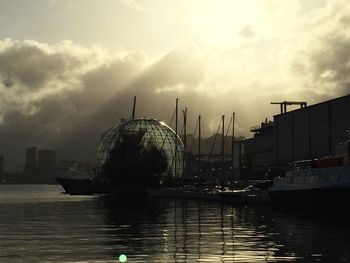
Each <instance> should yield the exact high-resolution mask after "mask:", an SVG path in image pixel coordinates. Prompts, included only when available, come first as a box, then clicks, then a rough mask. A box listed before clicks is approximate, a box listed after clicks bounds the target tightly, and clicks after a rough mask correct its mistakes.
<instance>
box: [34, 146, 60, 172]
mask: <svg viewBox="0 0 350 263" xmlns="http://www.w3.org/2000/svg"><path fill="white" fill-rule="evenodd" d="M38 156H39V162H38V169H39V173H40V175H44V176H46V175H48V173H49V171H50V170H51V169H52V168H53V167H54V166H55V165H56V153H55V152H54V151H50V150H39V154H38Z"/></svg>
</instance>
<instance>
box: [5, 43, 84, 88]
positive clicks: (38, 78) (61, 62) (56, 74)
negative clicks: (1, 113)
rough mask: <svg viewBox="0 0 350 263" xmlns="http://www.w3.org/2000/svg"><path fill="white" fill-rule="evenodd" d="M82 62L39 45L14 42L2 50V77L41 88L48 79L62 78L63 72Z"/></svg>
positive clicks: (6, 80)
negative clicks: (51, 51) (50, 51)
mask: <svg viewBox="0 0 350 263" xmlns="http://www.w3.org/2000/svg"><path fill="white" fill-rule="evenodd" d="M81 63H82V61H79V59H77V58H76V57H72V56H70V55H69V54H65V53H53V54H50V53H49V52H48V51H46V50H45V49H43V48H41V47H40V46H38V45H34V44H30V43H26V42H24V43H14V45H13V46H11V47H10V48H6V49H4V50H2V51H1V52H0V77H1V78H2V79H3V83H4V84H5V83H13V82H15V81H18V82H19V83H20V84H21V85H23V86H24V87H27V88H29V89H40V88H42V87H43V86H44V84H45V83H46V82H47V81H48V80H55V79H59V78H61V77H62V73H64V72H66V71H69V70H74V69H75V68H76V67H79V66H80V65H81ZM5 86H7V87H8V85H6V84H5Z"/></svg>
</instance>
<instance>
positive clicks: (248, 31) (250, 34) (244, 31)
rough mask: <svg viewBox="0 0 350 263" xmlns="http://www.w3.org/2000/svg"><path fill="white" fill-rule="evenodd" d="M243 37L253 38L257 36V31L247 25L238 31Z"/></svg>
mask: <svg viewBox="0 0 350 263" xmlns="http://www.w3.org/2000/svg"><path fill="white" fill-rule="evenodd" d="M238 35H240V36H241V37H245V38H253V37H254V36H255V33H254V31H253V29H252V28H251V27H250V26H245V27H244V28H242V30H241V31H240V32H239V33H238Z"/></svg>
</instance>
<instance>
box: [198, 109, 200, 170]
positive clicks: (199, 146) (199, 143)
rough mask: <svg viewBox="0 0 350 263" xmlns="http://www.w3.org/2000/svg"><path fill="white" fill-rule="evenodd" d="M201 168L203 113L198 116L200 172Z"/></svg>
mask: <svg viewBox="0 0 350 263" xmlns="http://www.w3.org/2000/svg"><path fill="white" fill-rule="evenodd" d="M200 170H201V115H199V116H198V173H199V172H200Z"/></svg>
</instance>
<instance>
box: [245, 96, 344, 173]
mask: <svg viewBox="0 0 350 263" xmlns="http://www.w3.org/2000/svg"><path fill="white" fill-rule="evenodd" d="M279 104H281V114H278V115H275V116H273V122H269V123H267V122H265V123H262V124H261V125H260V126H259V127H255V128H252V129H251V131H252V132H254V137H253V138H251V139H247V140H243V141H242V147H241V148H242V152H241V155H242V157H241V159H242V164H241V167H242V171H243V175H244V174H253V175H256V176H257V177H264V176H265V177H266V176H268V174H269V173H271V171H273V170H284V169H285V168H286V167H287V165H288V163H290V162H293V161H298V160H305V159H315V158H322V157H324V156H328V155H334V152H335V148H336V145H337V144H339V143H341V142H344V141H346V140H349V139H350V136H349V130H350V113H349V108H350V95H346V96H343V97H339V98H335V99H332V100H328V101H324V102H321V103H318V104H314V105H311V106H308V107H307V106H306V103H305V102H303V103H301V104H300V105H301V108H300V109H296V110H292V111H289V112H287V109H286V105H287V103H286V102H282V103H279Z"/></svg>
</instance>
